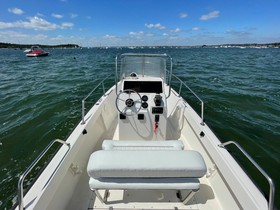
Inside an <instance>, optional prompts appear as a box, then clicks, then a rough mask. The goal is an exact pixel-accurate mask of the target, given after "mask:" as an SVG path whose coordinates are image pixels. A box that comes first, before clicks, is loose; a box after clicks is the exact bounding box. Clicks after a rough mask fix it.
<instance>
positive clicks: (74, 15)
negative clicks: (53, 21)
mask: <svg viewBox="0 0 280 210" xmlns="http://www.w3.org/2000/svg"><path fill="white" fill-rule="evenodd" d="M76 17H78V15H77V14H74V13H71V14H70V18H76Z"/></svg>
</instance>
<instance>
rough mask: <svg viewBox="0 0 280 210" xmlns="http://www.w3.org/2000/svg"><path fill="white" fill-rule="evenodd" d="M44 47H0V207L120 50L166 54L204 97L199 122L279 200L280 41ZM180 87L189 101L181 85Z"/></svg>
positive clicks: (67, 128)
mask: <svg viewBox="0 0 280 210" xmlns="http://www.w3.org/2000/svg"><path fill="white" fill-rule="evenodd" d="M47 51H49V52H50V55H49V56H47V57H39V58H27V57H26V56H25V55H24V53H23V51H22V50H19V49H18V50H14V49H0V61H1V62H0V209H9V208H11V207H12V206H13V205H14V204H15V203H16V201H17V182H18V179H19V177H20V175H21V174H22V173H23V172H24V171H25V170H26V168H27V167H28V166H29V165H30V164H31V162H32V161H33V160H34V159H35V158H36V157H37V156H38V155H39V154H40V152H41V151H42V150H43V149H44V148H45V147H46V146H47V145H48V143H49V142H51V141H52V140H53V139H56V138H59V139H65V138H66V137H67V135H68V134H69V132H71V130H72V129H73V128H74V127H75V125H76V124H77V123H78V122H79V121H80V119H81V100H82V99H83V98H84V97H85V96H86V95H87V94H88V93H89V92H90V91H91V90H92V89H93V88H94V87H95V86H96V85H97V84H98V83H99V82H100V81H101V80H102V79H104V78H105V77H106V76H107V75H109V74H111V73H114V71H115V63H114V62H115V56H116V55H117V54H120V53H124V52H141V53H143V52H146V53H168V54H169V55H171V56H172V57H173V62H174V68H173V72H174V73H175V74H176V75H177V76H179V77H180V78H181V79H182V80H183V81H184V82H185V83H186V84H187V85H188V86H189V87H190V88H192V89H193V90H194V91H195V92H196V93H197V95H198V96H199V97H200V98H201V99H202V100H203V101H204V103H205V122H206V123H207V124H208V125H209V126H210V127H211V129H212V130H213V131H214V132H215V133H216V135H217V136H218V138H219V139H220V141H221V142H226V141H229V140H234V141H236V142H238V143H239V144H240V145H241V146H242V147H243V148H244V149H245V150H246V151H247V152H248V153H249V154H250V155H251V156H252V157H253V158H254V160H255V161H256V162H257V163H258V164H259V165H260V166H261V167H262V168H263V169H264V170H265V171H266V172H267V173H268V174H269V175H270V176H271V177H272V179H273V180H274V182H275V184H276V198H275V201H276V203H277V206H278V208H279V206H280V193H279V190H280V172H279V171H280V118H279V116H280V49H214V48H191V49H189V48H178V49H176V48H167V47H166V48H156V49H150V48H142V49H137V48H136V49H128V48H108V49H101V48H93V49H49V50H47ZM183 95H184V97H185V98H186V100H190V102H191V103H194V106H196V105H195V101H194V102H192V100H193V99H192V97H191V96H189V94H188V93H187V92H183ZM95 97H96V98H95V100H97V99H98V97H99V96H95ZM198 108H199V106H198ZM198 112H199V110H198ZM1 144H2V145H1ZM227 148H228V149H229V150H230V151H231V153H232V155H233V156H234V157H235V158H236V159H237V161H238V162H239V163H240V164H241V165H242V167H243V168H244V169H246V171H247V172H248V174H249V175H250V176H251V177H253V178H254V180H255V181H256V182H257V183H258V185H259V187H260V188H261V189H262V190H264V191H265V194H266V195H267V194H268V192H269V187H268V184H267V181H266V179H264V178H263V177H262V175H260V173H258V171H257V170H256V169H255V168H254V167H253V166H252V165H251V164H250V162H249V161H247V160H246V158H245V157H244V156H243V155H242V154H241V153H240V152H239V151H238V150H236V149H235V148H234V146H228V147H227ZM46 161H47V160H46ZM41 165H43V163H41ZM40 168H41V166H40V164H39V166H38V167H36V168H35V170H34V171H33V172H32V174H31V177H32V178H31V179H33V177H35V176H36V173H38V171H39V170H40ZM30 182H31V181H30V180H29V181H28V182H27V183H26V185H29V183H30Z"/></svg>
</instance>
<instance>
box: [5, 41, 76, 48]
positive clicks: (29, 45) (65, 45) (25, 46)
mask: <svg viewBox="0 0 280 210" xmlns="http://www.w3.org/2000/svg"><path fill="white" fill-rule="evenodd" d="M32 46H39V47H41V48H80V46H79V45H77V44H60V45H42V44H12V43H2V42H0V48H20V49H25V48H31V47H32Z"/></svg>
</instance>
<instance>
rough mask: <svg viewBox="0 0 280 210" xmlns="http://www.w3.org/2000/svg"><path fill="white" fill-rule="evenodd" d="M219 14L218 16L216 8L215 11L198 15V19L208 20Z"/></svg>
mask: <svg viewBox="0 0 280 210" xmlns="http://www.w3.org/2000/svg"><path fill="white" fill-rule="evenodd" d="M219 16H220V12H219V11H217V10H216V11H213V12H210V13H208V14H207V15H202V16H201V17H200V20H209V19H212V18H217V17H219Z"/></svg>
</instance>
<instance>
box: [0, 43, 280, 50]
mask: <svg viewBox="0 0 280 210" xmlns="http://www.w3.org/2000/svg"><path fill="white" fill-rule="evenodd" d="M31 46H39V47H41V48H62V49H65V48H82V47H81V46H79V45H77V44H60V45H41V44H12V43H1V42H0V48H12V49H18V48H19V49H27V48H31ZM120 47H127V48H131V49H134V48H143V47H148V48H241V49H242V48H280V42H275V43H267V44H257V43H252V44H218V45H196V46H187V45H186V46H110V47H109V46H108V47H106V46H103V47H102V46H100V47H89V48H120Z"/></svg>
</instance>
